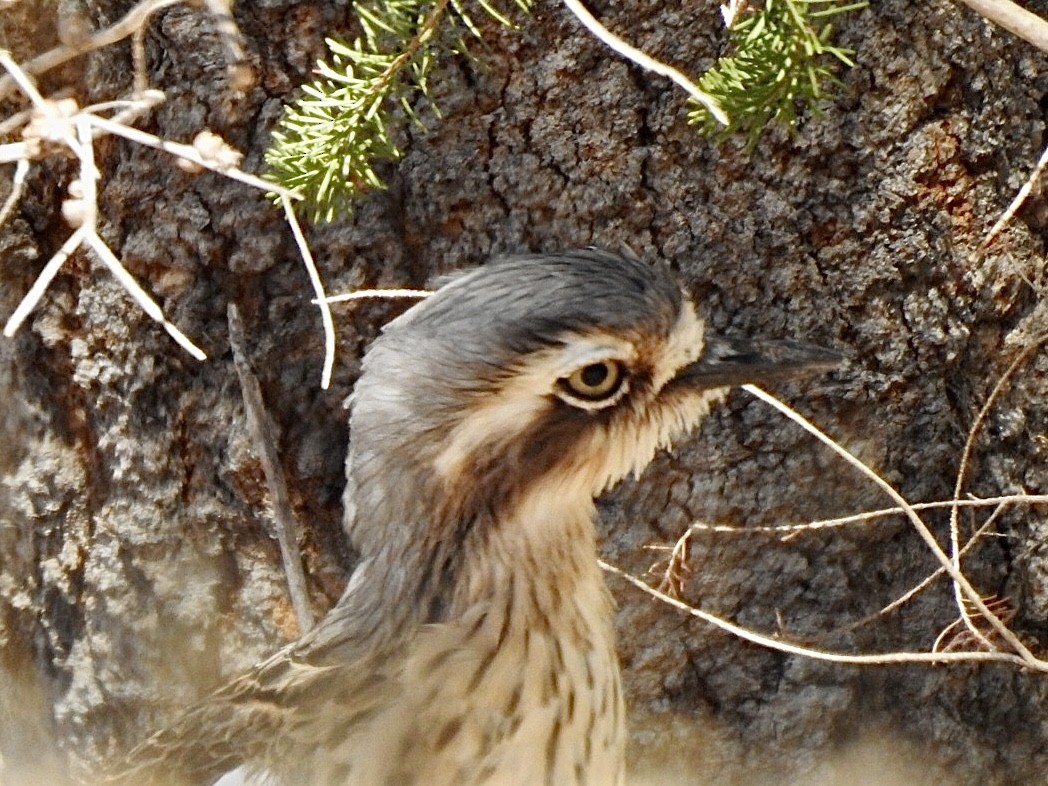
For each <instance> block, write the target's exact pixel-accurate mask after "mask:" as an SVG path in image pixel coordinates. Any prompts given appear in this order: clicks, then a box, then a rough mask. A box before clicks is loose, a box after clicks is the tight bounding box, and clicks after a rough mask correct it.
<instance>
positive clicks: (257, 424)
mask: <svg viewBox="0 0 1048 786" xmlns="http://www.w3.org/2000/svg"><path fill="white" fill-rule="evenodd" d="M226 317H227V319H228V322H229V345H230V347H231V348H232V349H233V365H234V366H235V367H236V371H237V377H238V378H239V380H240V393H241V395H242V396H243V398H244V411H245V412H246V413H247V422H248V428H249V429H250V432H251V440H252V441H253V442H254V443H255V452H256V453H257V454H258V458H259V461H261V462H262V471H263V472H264V473H265V476H266V487H267V488H268V489H269V500H270V504H271V505H272V508H273V524H274V529H275V531H276V536H277V543H279V544H280V558H281V559H282V560H283V562H284V575H285V576H286V577H287V586H288V594H289V595H290V596H291V606H292V607H293V608H294V610H295V617H296V618H297V619H298V627H299V632H300V633H305V632H306V631H308V630H309V629H310V628H312V627H313V607H312V605H311V604H310V602H309V587H308V584H307V583H306V574H305V571H304V570H303V569H302V552H301V550H300V549H299V547H298V535H297V533H298V525H297V523H296V521H295V513H294V511H293V510H292V509H291V500H290V497H289V495H288V490H287V489H288V485H287V477H286V476H285V475H284V467H283V466H282V465H281V463H280V456H279V453H278V451H277V447H276V444H277V440H276V427H275V425H274V424H273V419H272V418H271V417H270V416H269V413H268V412H267V411H266V405H265V401H264V400H263V398H262V388H261V386H260V385H259V384H258V378H257V377H256V376H255V373H254V371H252V370H251V363H250V362H249V361H248V359H247V350H246V348H245V347H246V340H245V338H244V324H243V322H242V321H241V319H240V313H239V312H238V311H237V307H236V304H234V303H230V304H229V306H228V307H227V309H226Z"/></svg>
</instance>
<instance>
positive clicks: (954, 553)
mask: <svg viewBox="0 0 1048 786" xmlns="http://www.w3.org/2000/svg"><path fill="white" fill-rule="evenodd" d="M1045 340H1048V334H1046V335H1042V336H1038V337H1037V338H1035V339H1034V340H1033V341H1031V342H1030V343H1029V344H1028V345H1027V346H1025V347H1024V348H1023V349H1022V351H1020V352H1019V354H1018V355H1016V356H1015V359H1014V360H1012V362H1011V363H1010V364H1009V365H1008V368H1007V369H1005V371H1004V373H1003V374H1002V375H1001V378H1000V379H999V380H997V384H996V385H994V387H993V390H991V391H990V395H989V396H987V397H986V401H985V402H984V403H983V406H982V408H981V409H980V410H979V414H978V415H976V417H975V421H974V422H973V423H972V426H971V428H970V429H968V437H967V438H966V439H965V441H964V450H963V451H962V452H961V460H960V462H959V465H958V469H957V480H956V482H955V483H954V489H953V498H954V501H957V500H959V499H960V498H961V492H962V491H963V490H964V484H965V482H966V481H967V477H968V467H969V465H970V462H971V458H972V453H973V452H974V450H975V440H976V438H977V437H978V435H979V432H980V431H981V430H982V426H983V424H984V423H985V422H986V419H987V418H988V417H989V415H990V412H991V410H992V409H993V407H994V405H995V404H996V403H997V399H998V398H1000V396H1001V393H1003V392H1004V389H1005V388H1006V387H1007V386H1008V383H1009V382H1010V381H1011V378H1012V376H1013V375H1014V374H1015V372H1016V371H1017V370H1018V369H1019V367H1020V366H1021V365H1022V364H1023V363H1025V362H1026V361H1027V360H1028V359H1029V358H1030V357H1031V356H1032V355H1033V353H1034V352H1036V351H1037V350H1038V349H1039V348H1040V346H1041V344H1042V343H1044V341H1045ZM958 512H959V511H958V508H957V507H956V506H955V507H954V508H953V510H951V511H950V560H951V562H952V563H953V566H954V567H955V568H956V569H957V571H958V572H960V571H961V542H960V524H959V521H958V518H959V517H958ZM953 594H954V601H955V603H956V605H957V609H958V612H959V614H960V619H961V620H962V621H963V623H964V626H965V627H966V628H967V629H968V631H969V633H971V635H972V636H974V637H975V638H977V639H979V640H981V641H983V642H984V643H986V644H987V645H989V642H988V641H987V640H986V637H985V636H984V635H983V633H982V631H980V630H979V628H978V627H977V625H976V623H975V621H974V620H973V619H972V617H971V614H970V613H969V608H968V603H966V602H965V600H966V598H965V594H964V592H962V588H961V586H960V585H959V584H958V583H957V582H956V581H955V582H954V583H953Z"/></svg>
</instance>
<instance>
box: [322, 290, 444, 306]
mask: <svg viewBox="0 0 1048 786" xmlns="http://www.w3.org/2000/svg"><path fill="white" fill-rule="evenodd" d="M432 294H433V290H431V289H358V290H356V291H354V292H345V293H343V294H341V295H328V297H327V302H328V303H346V302H348V301H350V300H368V299H371V298H388V299H394V298H424V297H429V296H430V295H432ZM310 302H311V303H316V302H318V301H316V300H312V301H310Z"/></svg>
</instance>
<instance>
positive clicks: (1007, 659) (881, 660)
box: [598, 560, 1048, 671]
mask: <svg viewBox="0 0 1048 786" xmlns="http://www.w3.org/2000/svg"><path fill="white" fill-rule="evenodd" d="M598 563H599V565H600V567H601V569H603V570H605V571H607V572H608V573H611V574H612V575H615V576H618V577H619V578H622V579H625V580H626V581H628V582H629V583H630V584H632V585H633V586H635V587H637V588H638V589H640V590H642V591H643V592H646V593H648V594H649V595H651V596H652V597H653V598H656V599H658V600H660V601H662V602H663V603H666V604H669V605H670V606H673V607H674V608H676V609H680V610H681V611H685V612H687V613H688V614H690V615H692V616H693V617H698V618H699V619H701V620H703V621H704V622H708V623H709V624H711V625H715V626H716V627H718V628H720V629H721V630H724V631H727V632H728V633H731V634H732V635H734V636H738V637H739V638H740V639H743V640H745V641H749V642H752V643H754V644H759V645H760V646H762V647H767V648H769V649H773V650H778V651H779V652H785V653H788V654H790V655H802V656H804V657H806V658H813V659H815V660H824V661H831V662H833V663H844V664H851V665H855V666H882V665H885V664H888V663H958V662H960V663H970V662H973V661H984V662H985V661H995V662H999V663H1011V664H1013V665H1016V666H1024V667H1027V668H1031V669H1037V670H1039V671H1044V670H1046V669H1048V664H1043V665H1042V662H1041V661H1038V660H1036V659H1032V660H1027V659H1026V658H1024V657H1021V656H1019V655H1013V654H1012V653H1010V652H999V651H992V652H987V651H981V650H976V651H971V652H886V653H883V654H877V655H849V654H847V653H840V652H828V651H826V650H818V649H814V648H812V647H805V646H802V645H800V644H793V643H791V642H788V641H785V640H783V639H780V638H775V637H772V636H766V635H764V634H762V633H757V632H756V631H752V630H750V629H749V628H744V627H742V626H741V625H736V624H735V623H733V622H729V621H728V620H726V619H724V618H722V617H718V616H716V615H715V614H710V613H709V612H707V611H702V610H701V609H697V608H695V607H694V606H689V605H688V604H687V603H684V602H683V601H681V600H678V599H677V598H674V597H671V596H669V595H667V594H666V593H664V592H660V591H659V590H657V589H655V588H654V587H651V586H649V585H648V584H646V583H645V582H643V581H641V580H640V579H638V578H637V577H636V576H632V575H630V574H629V573H627V572H626V571H624V570H622V569H621V568H617V567H615V566H614V565H611V564H609V563H607V562H604V561H603V560H598Z"/></svg>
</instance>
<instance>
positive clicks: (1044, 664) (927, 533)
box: [742, 385, 1048, 672]
mask: <svg viewBox="0 0 1048 786" xmlns="http://www.w3.org/2000/svg"><path fill="white" fill-rule="evenodd" d="M742 387H743V389H744V390H745V391H746V392H747V393H749V394H750V395H752V396H754V397H756V398H758V399H760V400H761V401H763V402H765V403H766V404H768V405H769V406H771V407H773V408H775V409H776V410H778V411H779V412H781V413H782V414H784V415H786V417H788V418H789V419H790V420H792V421H793V422H795V423H797V424H798V425H800V426H801V427H802V428H803V429H804V430H805V431H807V432H808V433H809V434H811V435H812V436H814V437H815V438H816V439H818V440H819V441H820V442H822V443H823V444H824V445H826V446H827V447H829V448H830V449H831V450H833V451H834V452H835V453H836V454H837V455H839V456H840V457H841V458H843V459H844V460H845V461H846V462H847V463H848V464H850V465H852V466H853V467H855V468H856V469H858V470H859V471H860V472H861V473H862V474H864V475H866V477H868V478H869V479H870V480H872V481H873V482H874V483H875V484H876V485H877V486H879V487H880V488H881V489H882V490H883V491H884V492H885V493H886V494H888V496H890V497H891V498H892V500H893V501H894V502H895V504H896V505H897V506H899V507H900V508H902V510H903V512H904V514H905V515H906V517H907V518H908V519H909V520H910V522H911V524H913V527H914V528H915V529H916V530H917V533H918V534H919V535H920V536H921V539H922V540H924V542H925V545H926V546H927V547H928V549H929V550H930V551H931V552H932V554H933V555H934V557H935V559H936V560H937V561H938V562H939V564H940V565H941V566H942V567H943V570H944V571H945V572H946V573H947V574H948V575H949V576H950V578H951V579H952V580H953V581H954V582H956V583H957V585H958V586H959V587H960V588H961V590H962V592H963V595H964V599H965V601H966V602H968V603H970V604H971V606H972V607H973V608H974V609H975V610H976V611H978V613H979V614H980V615H981V616H982V617H983V619H985V621H986V622H987V623H988V624H989V625H990V627H992V629H993V631H994V633H995V634H996V635H997V636H998V637H999V638H1000V639H1001V640H1002V641H1003V642H1005V643H1007V644H1008V646H1010V647H1011V648H1012V650H1014V652H1015V653H1016V656H1017V659H1018V661H1019V662H1021V663H1022V664H1023V665H1025V666H1027V667H1028V668H1031V669H1034V670H1037V671H1042V672H1048V661H1043V660H1040V659H1039V658H1037V657H1036V656H1034V654H1033V653H1032V652H1030V650H1029V649H1028V648H1027V647H1026V645H1025V644H1023V643H1022V641H1020V640H1019V638H1018V637H1017V636H1016V635H1015V634H1014V633H1013V632H1012V631H1011V629H1010V628H1009V627H1008V626H1007V625H1006V624H1005V623H1004V622H1003V621H1002V620H1001V619H1000V618H999V617H997V615H995V614H994V613H993V611H992V610H991V609H989V608H988V607H987V605H986V603H985V602H984V600H983V598H982V597H981V596H980V595H979V593H978V592H976V590H975V588H974V587H972V585H971V583H970V582H969V581H968V579H967V577H966V576H965V575H964V574H963V573H961V571H960V570H959V569H958V568H957V567H956V566H955V565H954V563H953V560H952V559H951V558H950V557H949V556H948V555H947V554H946V553H945V552H944V551H943V550H942V548H941V547H940V546H939V543H938V541H937V540H936V539H935V535H934V534H933V533H932V531H931V530H930V529H929V528H928V526H927V524H925V523H924V521H923V520H922V519H921V517H920V516H919V515H917V512H916V511H915V510H914V508H913V506H912V505H910V504H909V503H908V502H907V501H906V500H905V499H904V498H903V496H902V495H901V494H899V492H898V491H896V490H895V488H894V487H892V485H891V484H890V483H888V482H887V481H886V480H884V479H883V478H882V477H881V476H880V475H878V474H877V473H876V472H874V471H873V470H872V469H870V468H869V467H867V466H866V465H865V464H863V463H862V462H861V461H859V459H857V458H856V457H855V456H853V455H852V454H851V453H849V452H848V451H847V450H845V449H844V448H843V447H841V446H840V445H839V444H838V443H836V442H835V441H834V440H832V439H831V438H830V437H828V436H826V434H824V433H823V432H822V431H820V430H819V429H818V428H817V427H816V426H815V425H814V424H812V423H811V422H810V421H808V420H806V419H805V418H804V417H802V416H801V415H800V414H799V413H797V412H795V411H794V410H792V409H790V408H789V407H788V406H786V405H785V404H783V403H782V402H780V401H778V400H777V399H776V398H774V397H773V396H770V395H768V394H767V393H765V392H764V391H763V390H761V389H760V388H758V387H757V386H755V385H743V386H742ZM983 638H984V640H985V637H983ZM986 644H987V645H988V646H989V648H990V649H991V651H993V652H995V653H996V654H998V655H1005V654H1007V653H999V652H997V651H996V650H997V648H996V646H995V645H993V644H992V643H991V642H990V641H988V640H986ZM1016 656H1011V657H1016Z"/></svg>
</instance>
